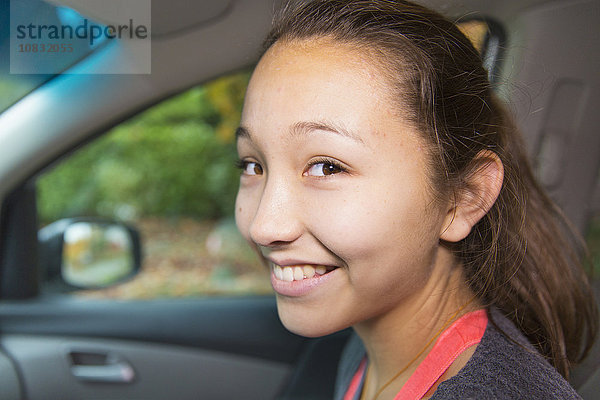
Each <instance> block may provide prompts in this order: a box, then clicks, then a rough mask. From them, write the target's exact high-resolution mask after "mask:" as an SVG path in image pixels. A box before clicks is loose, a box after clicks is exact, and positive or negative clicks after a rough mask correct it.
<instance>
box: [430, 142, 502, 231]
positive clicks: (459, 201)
mask: <svg viewBox="0 0 600 400" xmlns="http://www.w3.org/2000/svg"><path fill="white" fill-rule="evenodd" d="M473 165H474V166H475V167H474V168H473V172H471V173H470V174H469V175H468V176H467V178H466V179H465V184H464V187H463V188H461V189H459V190H458V191H457V192H456V193H455V198H454V202H453V203H452V204H451V205H450V207H449V210H448V212H447V214H446V217H445V219H444V224H443V225H442V232H441V234H440V239H442V240H444V241H447V242H458V241H461V240H463V239H464V238H466V237H467V236H468V235H469V233H470V232H471V229H473V226H474V225H475V224H476V223H477V222H479V220H480V219H481V218H483V216H484V215H485V214H487V212H488V211H489V210H490V208H492V206H493V205H494V202H495V201H496V199H497V198H498V194H499V193H500V189H501V188H502V182H503V180H504V167H503V165H502V161H501V160H500V158H499V157H498V155H497V154H496V153H494V152H492V151H488V150H484V151H481V152H479V154H477V156H476V157H475V159H474V160H473Z"/></svg>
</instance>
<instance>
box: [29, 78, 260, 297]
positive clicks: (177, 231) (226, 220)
mask: <svg viewBox="0 0 600 400" xmlns="http://www.w3.org/2000/svg"><path fill="white" fill-rule="evenodd" d="M248 79H249V72H241V73H237V74H233V75H230V76H226V77H222V78H220V79H217V80H215V81H212V82H209V83H207V84H203V85H200V86H197V87H194V88H192V89H189V90H187V91H185V92H184V93H182V94H179V95H177V96H174V97H172V98H170V99H167V100H165V101H163V102H161V103H159V104H157V105H155V106H153V107H151V108H149V109H148V110H146V111H144V112H142V113H141V114H139V115H137V116H135V117H134V118H132V119H130V120H128V121H125V122H123V123H121V124H120V125H118V126H116V127H114V128H113V129H111V130H110V131H109V132H107V133H106V134H105V135H102V136H101V137H99V138H98V139H96V140H94V141H93V142H91V143H89V144H87V145H85V146H84V147H82V148H81V149H79V150H77V151H75V152H74V153H73V154H71V155H69V156H68V157H67V158H65V159H63V160H60V161H59V162H58V163H57V165H56V166H54V167H52V168H51V169H49V170H47V171H46V172H44V173H43V174H42V175H41V176H39V178H38V179H37V193H38V195H37V196H38V197H37V204H38V210H39V213H38V216H39V221H40V224H41V227H43V226H45V225H47V224H50V223H53V222H55V221H57V220H61V219H65V218H81V217H85V218H104V219H110V220H116V221H122V222H126V223H127V224H128V225H130V226H133V227H134V229H137V230H138V231H139V233H140V236H141V244H142V246H141V247H142V249H143V259H142V267H141V270H140V272H139V273H138V274H137V275H136V276H135V277H133V278H132V279H131V280H129V281H126V282H124V283H122V284H119V285H116V286H112V287H109V288H106V289H95V290H79V291H75V293H76V294H77V295H82V296H87V297H90V296H92V297H111V298H120V299H139V298H161V297H184V296H197V295H236V294H265V293H270V290H271V289H270V282H269V279H268V274H267V271H266V268H264V267H263V266H262V265H261V264H260V263H259V262H258V258H257V257H256V256H255V255H254V253H253V251H252V250H251V249H250V247H249V246H248V245H247V244H246V242H245V241H244V239H243V238H242V237H241V235H240V234H239V233H238V231H237V228H236V226H235V222H234V219H233V210H234V199H235V193H236V191H237V186H238V183H239V170H237V169H236V168H235V160H236V150H235V138H234V132H235V128H236V127H237V124H238V123H239V117H240V110H241V105H242V101H243V95H244V92H245V88H246V85H247V81H248ZM83 240H84V239H81V240H80V241H79V242H74V244H72V245H70V246H69V254H68V256H69V257H70V259H71V260H72V261H73V262H72V263H71V264H72V266H73V268H71V269H72V270H74V273H76V274H78V275H79V276H81V279H86V274H87V275H90V277H92V276H95V275H97V274H102V273H105V274H111V273H113V272H111V268H105V271H104V272H99V268H98V265H89V266H88V265H87V264H86V263H85V262H84V261H85V259H86V257H89V254H88V252H89V249H88V247H86V246H85V243H84V242H83ZM42 267H43V266H42ZM57 279H60V277H59V276H48V275H47V276H46V281H45V282H44V283H43V287H44V288H45V289H46V291H53V290H56V287H57V285H56V282H55V280H57ZM100 281H102V279H100ZM59 286H60V285H59Z"/></svg>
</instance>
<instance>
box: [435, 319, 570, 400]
mask: <svg viewBox="0 0 600 400" xmlns="http://www.w3.org/2000/svg"><path fill="white" fill-rule="evenodd" d="M492 321H493V322H492ZM470 398H472V399H475V398H476V399H579V398H580V397H579V395H578V394H577V393H576V392H575V390H574V389H573V388H572V387H571V386H570V385H569V383H568V382H567V381H566V380H565V379H564V378H563V377H562V375H560V374H559V373H558V372H557V371H556V370H555V369H554V368H553V367H552V366H551V365H550V364H549V363H548V362H547V361H546V359H544V357H542V356H541V355H540V354H539V353H538V352H537V351H536V350H535V349H534V347H533V346H532V345H531V344H530V343H529V342H528V341H527V339H526V338H525V336H523V334H522V333H521V332H520V331H519V330H518V329H517V328H516V327H515V326H514V325H513V324H512V322H510V321H509V320H508V319H507V318H505V317H504V316H502V315H501V314H500V313H499V312H498V311H495V310H493V311H491V313H490V322H489V323H488V326H487V328H486V331H485V333H484V335H483V338H482V339H481V342H480V343H479V345H478V347H477V350H475V353H474V354H473V357H471V359H470V360H469V362H468V363H467V365H465V367H464V368H463V369H461V370H460V372H459V373H458V375H456V376H454V377H452V378H451V379H448V380H447V381H445V382H442V383H441V384H440V385H439V387H438V389H437V390H436V392H435V393H434V395H433V396H432V398H431V399H432V400H440V399H470Z"/></svg>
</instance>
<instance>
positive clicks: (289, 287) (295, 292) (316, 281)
mask: <svg viewBox="0 0 600 400" xmlns="http://www.w3.org/2000/svg"><path fill="white" fill-rule="evenodd" d="M338 269H339V268H336V269H334V270H333V271H330V272H328V273H326V274H324V275H315V276H313V277H312V278H304V279H302V280H301V281H291V282H288V281H282V280H279V279H277V278H275V274H274V272H273V270H272V269H271V284H272V285H273V289H274V290H275V292H276V293H277V294H280V295H282V296H289V297H300V296H305V295H307V294H308V293H310V292H312V291H313V290H315V289H317V288H318V287H319V286H322V285H324V284H325V283H326V282H327V281H329V280H330V279H331V278H332V277H333V276H334V275H335V273H336V272H337V270H338Z"/></svg>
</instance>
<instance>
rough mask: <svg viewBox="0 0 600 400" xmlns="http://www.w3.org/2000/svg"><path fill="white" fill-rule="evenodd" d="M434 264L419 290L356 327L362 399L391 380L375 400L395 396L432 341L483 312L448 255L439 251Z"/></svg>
mask: <svg viewBox="0 0 600 400" xmlns="http://www.w3.org/2000/svg"><path fill="white" fill-rule="evenodd" d="M435 264H436V265H435V266H434V268H433V272H432V275H431V278H430V279H429V280H428V282H427V284H426V286H425V287H424V288H423V289H422V290H420V291H419V292H417V293H415V294H413V295H412V296H410V297H409V298H407V299H406V301H404V302H402V304H400V305H398V306H397V307H396V308H394V309H392V310H391V311H389V312H387V313H385V314H384V315H381V316H378V317H377V318H374V319H371V320H368V321H364V322H361V323H359V324H357V325H355V326H354V329H355V331H356V332H357V334H358V335H359V336H360V337H361V339H362V340H363V342H364V344H365V347H366V349H367V354H368V357H369V371H368V382H369V384H368V385H367V387H365V390H364V391H363V394H364V395H365V396H364V397H363V398H366V399H372V398H373V397H374V396H375V394H376V393H377V392H378V390H379V388H381V387H382V386H383V385H385V384H386V383H387V382H389V381H390V380H391V379H393V382H392V383H391V384H390V385H389V387H388V388H386V389H385V390H384V391H383V392H382V396H380V397H379V400H381V399H383V398H384V397H383V395H384V394H389V393H393V394H395V393H397V392H398V391H399V389H400V388H401V387H402V386H403V385H404V383H406V381H407V380H408V378H410V376H411V375H412V373H413V372H414V371H415V369H416V368H417V367H418V366H419V364H420V363H421V361H423V359H424V358H425V357H426V356H427V354H428V353H429V350H431V348H432V347H433V345H434V343H435V338H436V335H437V334H438V333H440V331H443V329H445V328H447V327H448V326H449V325H450V324H451V323H452V322H454V321H455V320H457V319H458V318H460V317H461V316H462V315H464V314H466V313H468V312H469V311H473V310H476V309H478V308H481V305H480V304H479V303H478V302H477V301H476V300H475V301H473V298H474V295H473V293H472V291H471V290H470V289H469V288H468V286H467V285H466V283H465V277H464V274H463V269H462V267H461V266H460V265H458V264H457V263H456V262H455V261H454V256H453V255H452V254H450V252H449V251H447V250H445V249H441V250H440V252H439V254H438V257H437V259H436V263H435ZM457 311H458V313H457ZM432 339H434V340H432ZM430 341H431V343H429V342H430ZM421 350H424V351H423V352H422V354H420V355H419V353H420V352H421ZM465 363H466V361H465ZM399 371H402V373H401V374H400V375H399V376H398V377H394V376H395V375H396V374H397V373H398V372H399ZM392 397H393V396H392Z"/></svg>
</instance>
